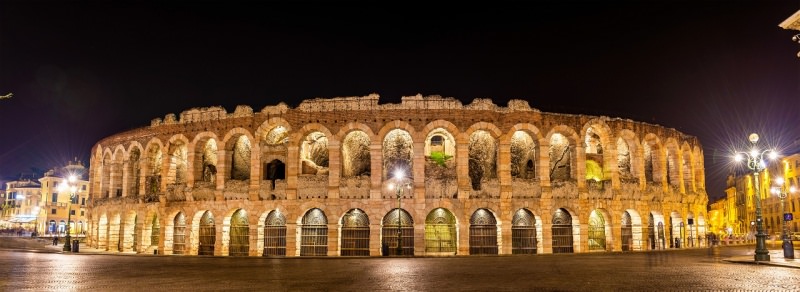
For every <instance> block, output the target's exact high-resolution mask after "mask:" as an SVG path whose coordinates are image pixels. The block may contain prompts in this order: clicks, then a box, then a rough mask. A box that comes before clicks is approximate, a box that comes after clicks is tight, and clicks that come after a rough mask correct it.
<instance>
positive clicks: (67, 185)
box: [58, 174, 78, 251]
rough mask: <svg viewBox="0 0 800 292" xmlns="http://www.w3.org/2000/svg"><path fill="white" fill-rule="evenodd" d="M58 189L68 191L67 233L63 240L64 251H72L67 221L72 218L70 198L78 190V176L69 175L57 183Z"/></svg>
mask: <svg viewBox="0 0 800 292" xmlns="http://www.w3.org/2000/svg"><path fill="white" fill-rule="evenodd" d="M58 190H59V191H60V192H66V191H69V202H67V227H66V231H67V235H66V237H65V241H64V249H63V250H64V251H72V247H71V246H70V243H71V242H70V236H69V224H70V223H69V222H70V220H72V199H73V198H74V197H75V193H76V192H77V191H78V177H76V176H75V175H72V174H71V175H69V176H68V177H67V179H65V180H64V181H63V182H61V184H59V185H58Z"/></svg>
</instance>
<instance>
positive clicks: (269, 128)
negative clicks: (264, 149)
mask: <svg viewBox="0 0 800 292" xmlns="http://www.w3.org/2000/svg"><path fill="white" fill-rule="evenodd" d="M279 127H283V128H284V129H283V130H284V131H283V132H285V133H286V134H288V133H291V131H292V126H291V124H289V122H288V121H286V120H285V119H283V118H280V117H272V118H269V119H268V120H266V121H264V122H263V123H261V125H259V126H258V128H257V129H256V130H255V134H254V135H255V137H257V139H258V140H257V141H258V142H259V143H265V144H273V145H274V144H277V143H275V142H276V141H270V139H268V138H269V135H270V133H271V132H273V130H275V129H277V128H279ZM275 138H276V139H278V140H281V141H284V140H287V139H288V136H278V137H275ZM287 142H288V141H287ZM280 143H283V142H280Z"/></svg>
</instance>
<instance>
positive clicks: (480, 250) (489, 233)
mask: <svg viewBox="0 0 800 292" xmlns="http://www.w3.org/2000/svg"><path fill="white" fill-rule="evenodd" d="M469 224H470V226H469V254H475V255H480V254H497V220H496V219H495V218H494V215H493V214H492V212H489V211H488V210H486V209H478V210H475V213H472V218H470V220H469Z"/></svg>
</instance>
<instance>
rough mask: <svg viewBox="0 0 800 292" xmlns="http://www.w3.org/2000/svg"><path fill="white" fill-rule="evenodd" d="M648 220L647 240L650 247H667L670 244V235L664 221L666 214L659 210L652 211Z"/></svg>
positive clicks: (654, 248)
mask: <svg viewBox="0 0 800 292" xmlns="http://www.w3.org/2000/svg"><path fill="white" fill-rule="evenodd" d="M649 217H650V218H649V220H648V227H647V230H648V231H647V233H648V236H647V242H648V247H649V249H651V250H657V249H665V248H666V247H667V246H669V243H668V242H667V239H668V237H667V236H666V235H667V232H668V231H669V230H668V229H667V227H668V226H667V224H666V222H664V215H662V214H661V212H659V211H655V210H653V211H650V216H649Z"/></svg>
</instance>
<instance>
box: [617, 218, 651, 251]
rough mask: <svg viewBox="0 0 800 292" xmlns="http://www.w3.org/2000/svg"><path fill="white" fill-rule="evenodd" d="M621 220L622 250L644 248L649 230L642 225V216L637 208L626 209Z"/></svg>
mask: <svg viewBox="0 0 800 292" xmlns="http://www.w3.org/2000/svg"><path fill="white" fill-rule="evenodd" d="M620 222H621V224H620V228H621V229H622V232H620V234H621V235H620V241H621V246H622V251H633V250H643V249H644V248H645V246H644V244H645V241H646V240H645V239H646V238H645V237H646V236H647V234H645V232H646V231H647V230H646V227H643V226H642V216H641V215H639V212H637V211H636V210H635V209H624V210H623V211H622V220H621V221H620Z"/></svg>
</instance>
